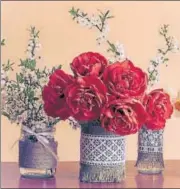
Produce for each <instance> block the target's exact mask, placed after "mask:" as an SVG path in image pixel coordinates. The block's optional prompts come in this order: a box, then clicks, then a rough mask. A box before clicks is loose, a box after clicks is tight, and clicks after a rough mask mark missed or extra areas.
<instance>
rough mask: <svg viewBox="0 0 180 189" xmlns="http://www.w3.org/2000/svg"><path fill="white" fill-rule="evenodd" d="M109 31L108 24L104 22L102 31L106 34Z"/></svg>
mask: <svg viewBox="0 0 180 189" xmlns="http://www.w3.org/2000/svg"><path fill="white" fill-rule="evenodd" d="M109 31H110V28H109V25H108V24H107V23H105V25H104V26H103V29H102V32H103V33H106V34H107V33H108V32H109Z"/></svg>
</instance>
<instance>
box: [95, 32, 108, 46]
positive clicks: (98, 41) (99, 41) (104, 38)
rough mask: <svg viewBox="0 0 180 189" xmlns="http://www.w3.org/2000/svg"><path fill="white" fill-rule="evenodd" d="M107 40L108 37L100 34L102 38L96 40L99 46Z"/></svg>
mask: <svg viewBox="0 0 180 189" xmlns="http://www.w3.org/2000/svg"><path fill="white" fill-rule="evenodd" d="M105 40H106V36H105V35H103V34H100V36H99V37H98V38H97V39H96V41H97V44H98V45H101V44H102V43H103V42H104V41H105Z"/></svg>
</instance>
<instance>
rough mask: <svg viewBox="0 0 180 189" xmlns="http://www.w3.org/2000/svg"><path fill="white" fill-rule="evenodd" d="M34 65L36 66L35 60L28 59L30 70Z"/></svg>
mask: <svg viewBox="0 0 180 189" xmlns="http://www.w3.org/2000/svg"><path fill="white" fill-rule="evenodd" d="M35 67H36V61H35V60H30V61H29V68H30V69H31V70H34V69H35Z"/></svg>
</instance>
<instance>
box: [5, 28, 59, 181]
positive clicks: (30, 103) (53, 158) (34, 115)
mask: <svg viewBox="0 0 180 189" xmlns="http://www.w3.org/2000/svg"><path fill="white" fill-rule="evenodd" d="M29 33H30V39H29V41H28V46H27V50H26V53H27V57H26V58H25V59H20V64H19V65H18V66H19V68H20V71H19V72H18V73H16V77H15V79H11V78H10V74H9V72H11V71H13V66H14V63H12V62H11V61H10V60H8V62H7V63H6V64H3V65H2V68H1V69H2V71H1V85H2V88H1V95H2V99H1V101H2V115H4V116H6V117H7V118H8V119H9V120H10V121H11V123H16V124H18V125H20V126H21V136H20V139H19V140H17V141H16V142H19V168H20V174H21V175H22V176H24V177H31V178H33V177H35V178H36V177H41V178H47V177H52V176H53V175H54V174H55V171H56V167H57V161H58V156H57V145H58V143H57V142H56V141H55V139H54V131H55V125H56V124H57V123H58V122H59V121H60V119H59V118H53V117H50V116H47V114H46V113H45V111H44V108H43V100H42V90H43V86H44V85H45V84H46V82H47V81H48V78H49V76H50V75H51V74H52V73H53V72H54V71H55V70H57V69H58V70H59V69H61V65H59V66H56V67H52V69H48V68H46V67H44V68H43V69H39V68H38V67H37V63H38V62H40V60H41V56H39V55H38V50H39V49H40V47H41V45H40V43H39V31H38V30H36V28H35V27H30V29H29ZM2 42H3V43H2ZM2 42H1V45H5V40H3V41H2ZM16 142H15V143H14V145H15V144H16ZM14 145H13V146H14Z"/></svg>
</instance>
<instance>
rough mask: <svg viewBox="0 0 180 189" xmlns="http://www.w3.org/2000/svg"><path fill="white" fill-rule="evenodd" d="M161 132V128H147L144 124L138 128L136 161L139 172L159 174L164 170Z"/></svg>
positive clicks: (162, 131)
mask: <svg viewBox="0 0 180 189" xmlns="http://www.w3.org/2000/svg"><path fill="white" fill-rule="evenodd" d="M163 133H164V130H163V129H161V130H149V129H147V128H146V127H145V126H143V127H142V128H141V129H140V131H139V134H138V158H137V162H136V167H137V169H138V172H139V173H143V174H159V173H161V172H162V171H163V170H164V159H163Z"/></svg>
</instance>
